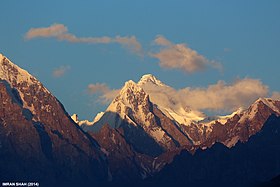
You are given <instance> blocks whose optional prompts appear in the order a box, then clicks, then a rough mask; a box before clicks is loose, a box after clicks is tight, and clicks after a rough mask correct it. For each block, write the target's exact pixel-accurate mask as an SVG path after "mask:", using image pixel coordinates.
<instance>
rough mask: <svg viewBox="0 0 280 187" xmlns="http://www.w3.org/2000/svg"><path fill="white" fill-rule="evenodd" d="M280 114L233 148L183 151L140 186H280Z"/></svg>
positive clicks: (221, 147) (269, 119)
mask: <svg viewBox="0 0 280 187" xmlns="http://www.w3.org/2000/svg"><path fill="white" fill-rule="evenodd" d="M279 132H280V117H277V116H276V115H274V114H273V115H271V116H270V117H269V118H268V119H267V121H266V122H265V124H264V125H263V128H262V130H260V131H259V132H257V133H256V134H255V135H253V136H251V137H250V139H249V141H248V142H247V143H241V142H238V143H237V144H236V145H235V146H234V147H233V148H227V147H226V146H224V145H223V144H220V143H217V144H215V145H214V146H212V147H211V148H210V149H207V150H198V151H197V152H196V153H195V154H194V155H192V154H190V153H188V152H186V151H182V152H181V154H179V155H178V156H176V157H175V158H174V160H173V162H172V163H171V164H168V165H166V166H165V167H164V168H163V169H162V170H161V171H160V172H159V173H157V174H156V175H155V176H154V177H152V178H150V179H148V181H146V182H144V183H141V184H139V186H146V185H145V183H147V185H149V186H155V185H156V186H170V185H172V186H198V187H200V186H217V187H220V186H221V187H222V186H229V187H231V186H232V187H233V186H240V187H260V186H278V185H279V179H278V178H279V177H278V178H275V179H273V180H271V182H266V181H270V179H272V178H273V177H274V176H277V175H279V173H280V164H279V163H280V146H279V141H280V136H279Z"/></svg>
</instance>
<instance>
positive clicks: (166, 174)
mask: <svg viewBox="0 0 280 187" xmlns="http://www.w3.org/2000/svg"><path fill="white" fill-rule="evenodd" d="M0 62H1V63H0V76H1V82H0V96H1V97H0V98H1V108H0V117H1V118H0V119H1V120H0V125H1V126H0V127H1V129H0V132H1V134H0V135H1V136H0V140H1V147H0V148H1V155H0V156H1V161H0V166H1V180H3V181H18V180H19V179H20V180H22V181H24V180H27V181H29V180H31V179H36V181H39V182H40V184H41V185H43V186H44V185H46V186H49V185H57V184H59V185H63V186H64V185H65V186H66V185H68V186H69V185H74V186H75V185H79V184H83V185H92V184H93V185H100V186H104V185H105V186H106V185H107V186H108V185H109V186H111V185H112V186H115V185H123V186H125V185H135V186H137V185H139V186H147V185H151V186H157V185H161V186H165V185H168V186H170V185H175V186H181V185H190V186H205V185H207V184H208V185H210V186H225V185H226V186H251V185H265V184H266V183H265V182H267V184H269V185H270V184H274V183H275V184H277V176H278V175H279V172H280V165H279V163H280V150H279V146H278V144H279V138H280V136H279V133H278V132H280V130H279V128H280V122H279V115H280V101H279V100H275V99H271V98H259V99H257V100H256V101H255V102H253V103H252V104H251V105H250V106H248V107H247V108H241V107H240V108H239V109H237V110H236V111H234V112H233V113H232V114H229V115H226V116H215V117H209V116H207V115H206V114H205V113H203V112H201V111H199V110H198V109H192V108H191V107H186V105H185V103H187V102H186V101H182V102H181V101H180V100H178V98H173V97H172V94H170V92H171V91H172V90H174V89H173V88H172V87H170V86H168V85H166V84H164V83H163V82H162V81H160V80H159V79H157V78H156V77H155V76H153V75H151V74H147V75H144V76H142V78H141V79H140V80H139V81H138V82H137V83H136V82H134V81H131V80H129V81H127V82H125V84H124V86H123V87H122V88H121V89H120V90H118V92H117V93H116V95H115V97H114V99H113V100H112V102H111V103H110V104H109V106H108V108H107V109H106V110H105V111H103V112H101V113H99V114H98V115H97V116H96V117H95V119H94V121H93V122H90V121H79V119H78V116H77V115H72V116H70V115H69V114H68V113H67V111H65V109H64V107H63V105H62V104H61V103H60V102H59V101H58V100H57V99H56V98H55V96H54V95H53V94H52V93H51V92H50V91H49V90H48V89H47V88H45V87H44V86H43V84H42V83H40V81H39V80H38V79H36V78H35V77H34V76H32V75H31V74H29V73H28V72H27V71H25V70H23V69H21V68H20V67H18V66H17V65H15V64H14V63H13V62H11V61H10V60H9V59H8V58H7V57H5V56H3V55H1V59H0ZM162 90H164V91H162ZM61 173H63V174H61ZM274 177H275V179H274V180H272V182H269V181H270V180H271V179H273V178H274Z"/></svg>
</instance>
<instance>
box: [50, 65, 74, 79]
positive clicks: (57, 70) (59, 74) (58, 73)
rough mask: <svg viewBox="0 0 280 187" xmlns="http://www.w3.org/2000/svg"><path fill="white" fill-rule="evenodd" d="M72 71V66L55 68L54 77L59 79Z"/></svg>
mask: <svg viewBox="0 0 280 187" xmlns="http://www.w3.org/2000/svg"><path fill="white" fill-rule="evenodd" d="M69 70H70V66H60V67H58V68H55V69H54V70H53V72H52V75H53V77H55V78H59V77H62V76H63V75H65V73H67V72H68V71H69Z"/></svg>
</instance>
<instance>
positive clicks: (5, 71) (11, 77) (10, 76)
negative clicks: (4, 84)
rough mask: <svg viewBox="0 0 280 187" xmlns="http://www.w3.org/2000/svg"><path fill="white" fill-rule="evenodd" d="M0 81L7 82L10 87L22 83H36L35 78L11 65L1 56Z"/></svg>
mask: <svg viewBox="0 0 280 187" xmlns="http://www.w3.org/2000/svg"><path fill="white" fill-rule="evenodd" d="M0 79H3V80H6V81H8V82H9V83H10V84H11V85H12V86H13V85H14V84H19V83H22V82H27V83H28V84H33V83H35V82H38V81H37V79H36V78H35V77H33V76H32V75H30V74H29V73H28V72H27V71H26V70H24V69H21V68H20V67H18V66H17V65H15V64H14V63H12V62H11V61H10V60H9V59H8V58H7V57H5V56H4V55H2V54H0Z"/></svg>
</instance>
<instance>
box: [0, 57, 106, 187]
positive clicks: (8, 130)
mask: <svg viewBox="0 0 280 187" xmlns="http://www.w3.org/2000/svg"><path fill="white" fill-rule="evenodd" d="M0 103H1V105H0V176H1V180H2V181H14V180H16V181H33V180H34V179H37V180H39V181H40V182H41V184H44V183H46V184H48V185H50V184H53V185H54V184H56V185H57V184H58V183H60V182H61V183H69V184H75V182H78V183H79V182H89V183H93V184H95V183H99V182H102V181H103V182H104V181H106V180H107V178H108V172H109V171H108V166H107V161H106V155H105V154H104V153H103V152H102V150H101V148H100V146H99V145H98V143H97V142H96V141H95V140H94V139H93V138H92V137H91V136H89V135H88V134H87V133H85V132H84V131H83V130H82V129H81V128H80V127H79V126H78V125H77V124H76V123H75V122H74V121H73V120H72V119H71V117H70V116H69V115H68V114H67V112H66V111H65V109H64V107H63V105H62V104H61V103H60V102H59V101H58V100H57V99H56V98H55V97H54V96H53V95H52V94H51V93H50V92H49V91H48V90H47V89H46V88H45V87H44V86H43V85H42V83H40V82H39V81H38V80H37V79H36V78H35V77H33V76H32V75H30V74H29V73H28V72H27V71H25V70H23V69H21V68H19V67H18V66H17V65H15V64H13V63H12V62H11V61H10V60H9V59H7V58H6V57H5V56H3V55H0ZM73 177H74V178H73Z"/></svg>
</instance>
